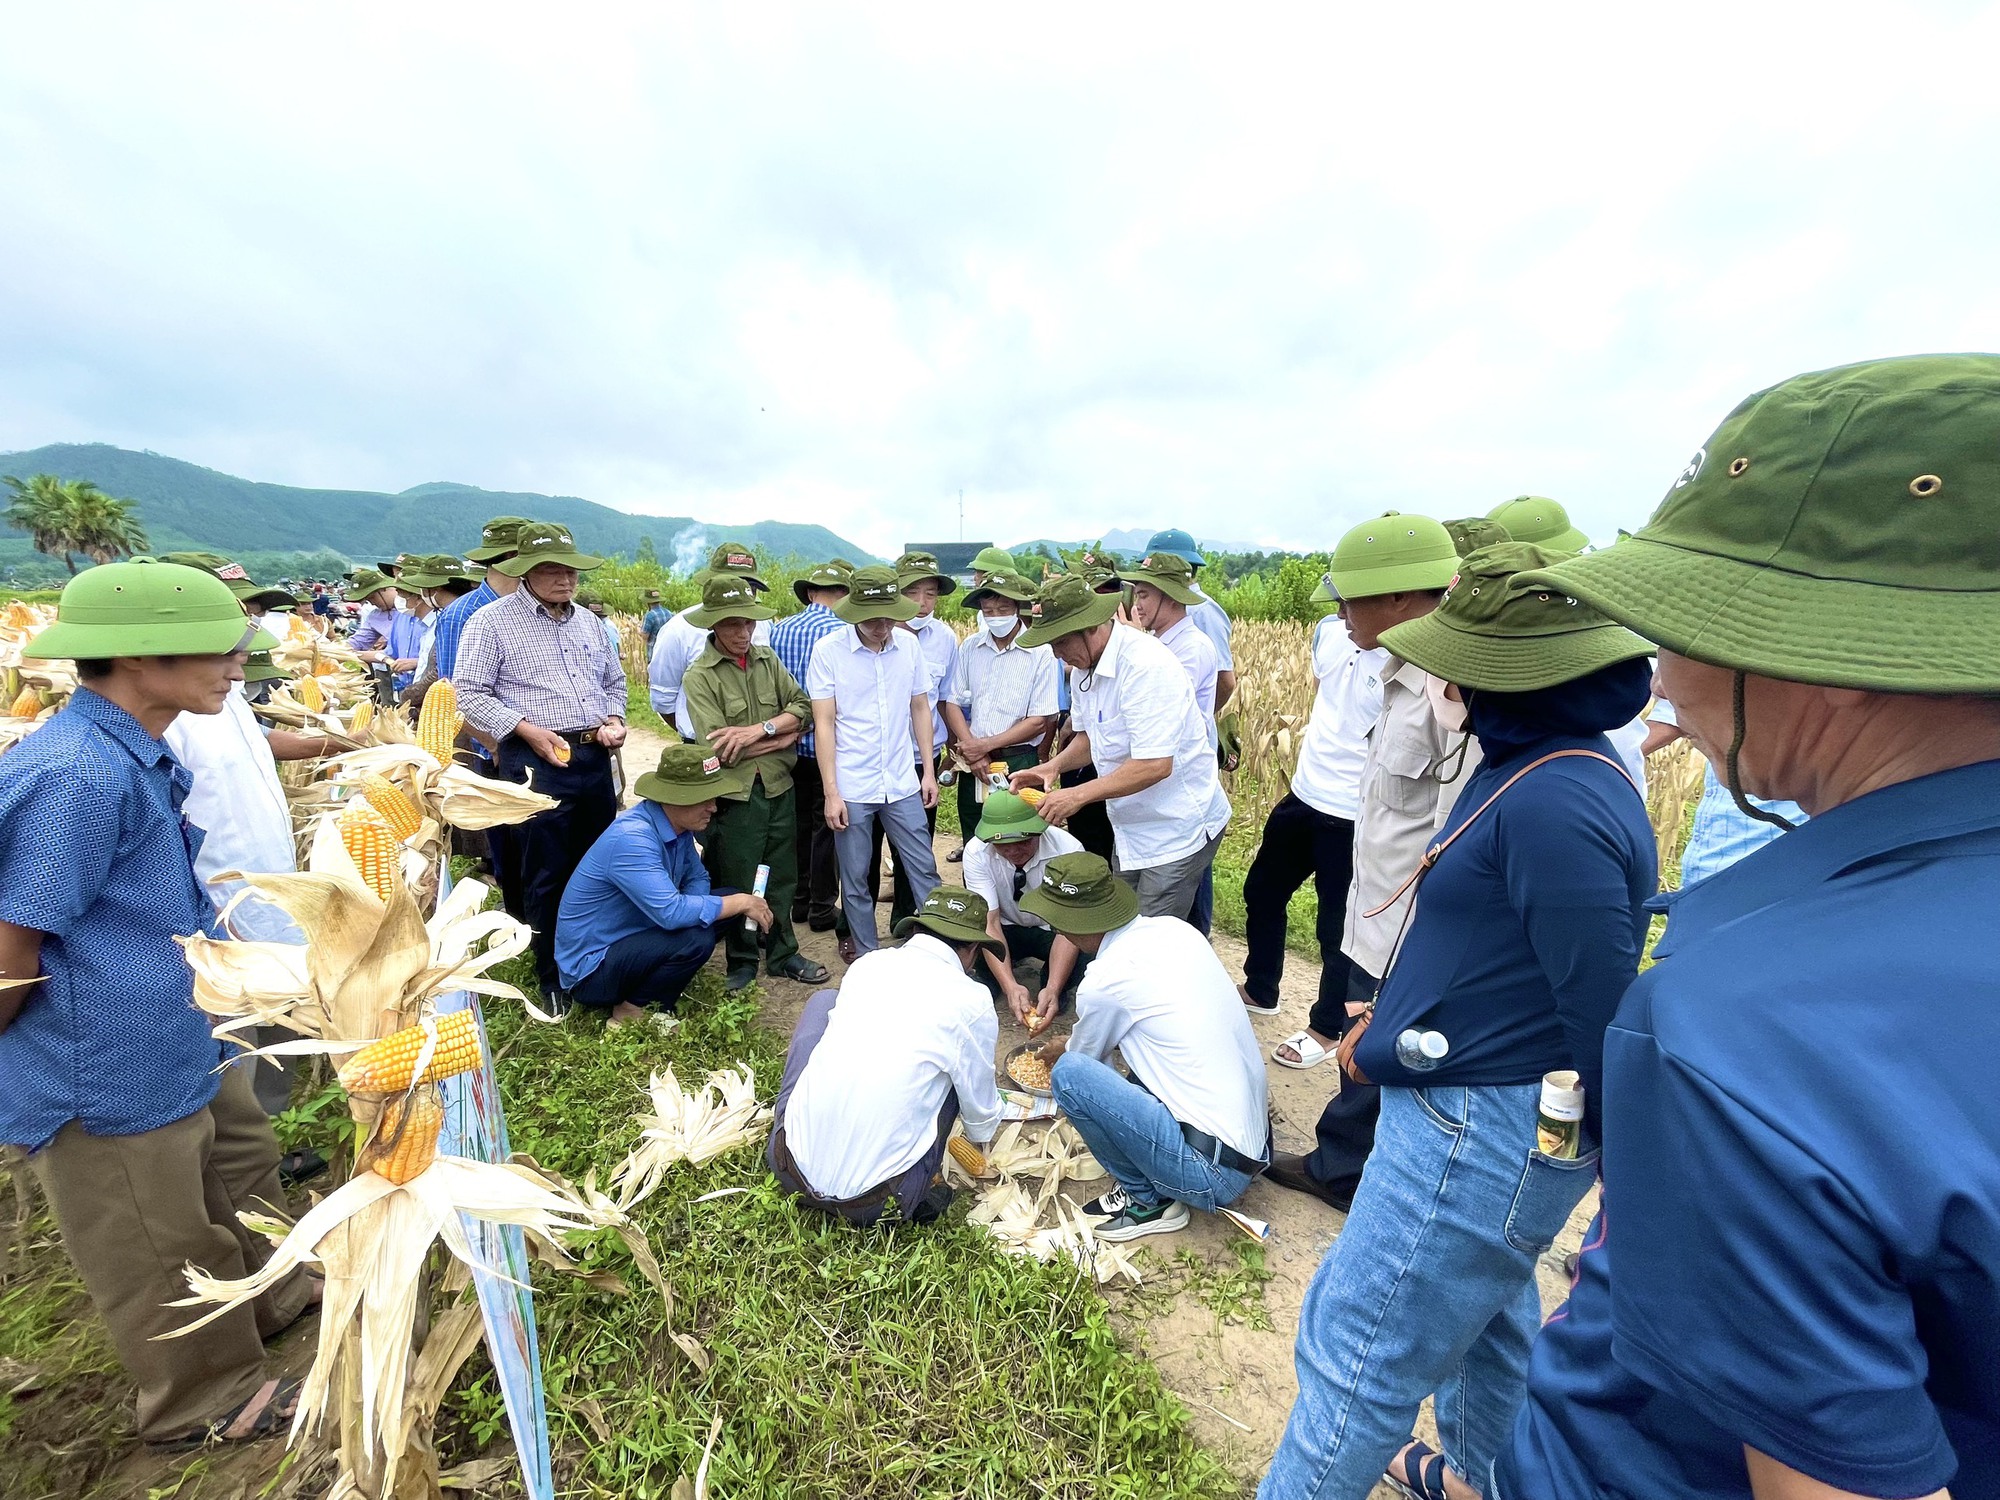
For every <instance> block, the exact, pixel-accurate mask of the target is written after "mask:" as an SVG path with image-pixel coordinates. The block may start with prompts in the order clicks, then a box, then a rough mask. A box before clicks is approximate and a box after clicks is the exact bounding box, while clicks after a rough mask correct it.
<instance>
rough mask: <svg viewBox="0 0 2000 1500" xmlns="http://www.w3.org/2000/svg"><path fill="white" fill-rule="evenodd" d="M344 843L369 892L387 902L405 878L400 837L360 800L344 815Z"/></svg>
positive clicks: (349, 806)
mask: <svg viewBox="0 0 2000 1500" xmlns="http://www.w3.org/2000/svg"><path fill="white" fill-rule="evenodd" d="M340 842H341V843H342V844H344V845H345V846H346V847H347V855H348V858H350V859H352V860H353V861H354V864H355V867H356V868H357V869H359V870H360V871H361V879H362V881H363V882H364V883H365V884H366V885H367V887H368V889H369V890H371V891H373V892H374V893H375V894H376V895H377V896H378V897H379V898H381V899H382V900H384V901H387V900H388V899H389V897H390V895H391V894H392V893H393V892H394V891H395V889H396V882H397V881H398V880H399V879H400V878H401V876H400V875H399V874H398V872H397V869H396V835H395V834H394V833H393V832H391V831H390V828H389V824H388V821H387V820H386V819H385V818H384V817H383V816H382V815H381V814H380V813H378V812H377V811H375V809H374V808H372V807H370V806H369V805H368V803H367V802H366V801H364V800H362V799H360V798H355V799H354V800H352V801H350V802H349V803H348V804H347V806H346V807H344V808H342V809H341V813H340Z"/></svg>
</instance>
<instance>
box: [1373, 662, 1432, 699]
mask: <svg viewBox="0 0 2000 1500" xmlns="http://www.w3.org/2000/svg"><path fill="white" fill-rule="evenodd" d="M1389 661H1392V662H1394V663H1395V664H1396V665H1395V667H1394V668H1393V669H1391V670H1388V671H1385V672H1383V674H1382V680H1383V681H1384V682H1400V683H1401V684H1402V685H1403V686H1404V687H1406V688H1408V689H1409V690H1410V691H1411V692H1413V693H1421V692H1422V691H1423V690H1424V679H1425V678H1426V677H1428V676H1429V675H1430V674H1429V673H1428V672H1426V671H1425V670H1424V669H1423V668H1422V667H1420V666H1418V665H1417V664H1416V663H1415V662H1413V661H1404V660H1403V659H1402V657H1400V656H1396V655H1394V654H1393V653H1392V654H1391V655H1390V657H1389ZM1383 665H1384V666H1385V667H1387V666H1388V662H1384V663H1383Z"/></svg>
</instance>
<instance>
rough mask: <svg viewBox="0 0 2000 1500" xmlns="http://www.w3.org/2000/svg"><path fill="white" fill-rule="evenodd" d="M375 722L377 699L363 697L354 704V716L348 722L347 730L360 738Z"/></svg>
mask: <svg viewBox="0 0 2000 1500" xmlns="http://www.w3.org/2000/svg"><path fill="white" fill-rule="evenodd" d="M374 722H375V700H374V699H373V698H363V699H362V700H361V701H360V702H359V703H357V704H355V705H354V717H353V719H351V720H350V721H349V722H348V725H347V732H348V733H349V734H351V735H353V736H354V737H355V738H356V739H359V738H360V737H361V736H362V735H364V734H366V733H367V732H368V726H369V725H370V724H373V723H374Z"/></svg>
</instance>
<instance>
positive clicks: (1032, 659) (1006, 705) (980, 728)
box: [939, 621, 1062, 744]
mask: <svg viewBox="0 0 2000 1500" xmlns="http://www.w3.org/2000/svg"><path fill="white" fill-rule="evenodd" d="M1022 624H1023V626H1024V627H1025V625H1026V622H1025V621H1023V622H1022ZM1024 633H1025V629H1022V630H1016V631H1015V632H1014V635H1013V638H1012V639H1011V640H1010V641H1009V642H1008V643H1007V644H1006V645H1004V646H1002V645H1000V644H999V643H998V642H996V641H995V640H994V639H993V637H992V636H990V635H988V634H987V633H986V632H985V631H983V630H975V631H974V632H973V633H972V634H971V635H969V636H967V637H966V638H965V640H964V642H963V643H962V644H961V645H960V646H959V648H958V666H957V669H956V670H955V671H954V672H953V674H952V695H951V701H952V702H954V703H956V704H957V705H958V706H959V707H960V708H962V709H964V710H965V711H966V713H965V721H966V724H967V725H968V727H970V728H971V730H972V733H973V737H974V738H975V739H982V740H983V739H986V738H987V737H989V736H991V735H996V734H1000V733H1001V732H1003V731H1005V730H1008V729H1011V728H1013V727H1014V726H1015V725H1016V724H1018V723H1020V722H1021V720H1023V719H1025V718H1029V717H1030V716H1032V715H1036V714H1047V715H1048V716H1049V717H1051V718H1053V717H1054V716H1055V713H1056V710H1057V707H1058V704H1057V702H1056V675H1057V673H1059V672H1060V671H1061V670H1062V669H1061V667H1060V666H1058V665H1057V663H1056V654H1055V652H1053V651H1051V650H1050V649H1049V648H1048V647H1047V646H1033V647H1026V646H1023V645H1022V644H1021V636H1022V635H1023V634H1024ZM939 743H940V744H942V743H943V742H942V741H940V742H939Z"/></svg>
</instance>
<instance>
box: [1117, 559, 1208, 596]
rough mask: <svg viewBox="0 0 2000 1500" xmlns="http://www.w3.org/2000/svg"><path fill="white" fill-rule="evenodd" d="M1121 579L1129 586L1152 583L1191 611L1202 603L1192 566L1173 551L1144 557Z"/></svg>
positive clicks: (1122, 571) (1127, 569)
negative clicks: (1130, 584)
mask: <svg viewBox="0 0 2000 1500" xmlns="http://www.w3.org/2000/svg"><path fill="white" fill-rule="evenodd" d="M1118 576H1119V577H1120V578H1122V579H1124V580H1125V581H1126V582H1127V583H1146V584H1151V585H1152V586H1153V587H1154V588H1156V589H1158V590H1159V591H1160V592H1161V593H1163V594H1165V595H1166V596H1167V597H1168V598H1169V599H1172V600H1174V601H1176V602H1177V603H1180V604H1185V605H1187V606H1189V607H1190V608H1192V607H1193V606H1195V605H1197V604H1199V603H1201V595H1200V594H1198V593H1196V592H1195V586H1194V566H1193V564H1191V563H1190V562H1189V561H1188V560H1187V559H1186V558H1185V557H1180V556H1178V555H1176V554H1175V553H1172V552H1155V553H1153V554H1152V555H1151V556H1150V557H1145V558H1141V559H1140V560H1139V561H1138V562H1137V563H1135V564H1133V566H1131V567H1129V568H1125V569H1123V570H1121V571H1120V572H1119V574H1118Z"/></svg>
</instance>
